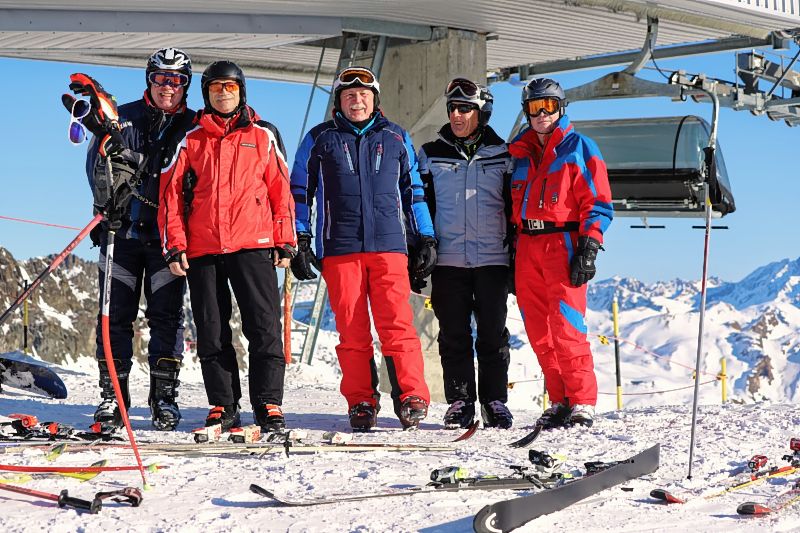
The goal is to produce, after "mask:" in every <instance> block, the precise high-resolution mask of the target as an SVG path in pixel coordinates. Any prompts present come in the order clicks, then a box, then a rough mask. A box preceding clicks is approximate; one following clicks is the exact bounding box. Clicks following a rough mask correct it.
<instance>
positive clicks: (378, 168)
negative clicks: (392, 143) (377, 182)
mask: <svg viewBox="0 0 800 533" xmlns="http://www.w3.org/2000/svg"><path fill="white" fill-rule="evenodd" d="M377 152H378V155H377V156H375V174H377V173H378V172H380V171H381V159H383V143H378V148H377Z"/></svg>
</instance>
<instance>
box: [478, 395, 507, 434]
mask: <svg viewBox="0 0 800 533" xmlns="http://www.w3.org/2000/svg"><path fill="white" fill-rule="evenodd" d="M481 415H483V427H486V428H500V429H511V426H512V425H513V424H514V417H513V416H512V415H511V411H509V410H508V407H506V404H504V403H503V402H501V401H500V400H494V401H491V402H489V403H485V404H482V405H481Z"/></svg>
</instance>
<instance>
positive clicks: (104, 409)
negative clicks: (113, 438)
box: [94, 361, 131, 429]
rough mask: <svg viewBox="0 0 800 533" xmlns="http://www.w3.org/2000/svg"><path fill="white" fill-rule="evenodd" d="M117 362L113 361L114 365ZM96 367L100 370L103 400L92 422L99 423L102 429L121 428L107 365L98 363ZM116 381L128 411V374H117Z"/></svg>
mask: <svg viewBox="0 0 800 533" xmlns="http://www.w3.org/2000/svg"><path fill="white" fill-rule="evenodd" d="M116 364H119V361H115V365H116ZM97 366H98V367H99V369H100V389H101V392H100V397H101V398H102V399H103V400H102V401H101V402H100V405H98V406H97V410H95V412H94V421H95V422H100V424H101V425H102V426H103V428H104V429H111V428H115V427H117V428H121V427H122V426H123V425H124V424H123V423H122V414H121V413H120V412H119V404H118V403H117V397H116V395H115V394H114V384H113V383H112V382H111V375H110V374H109V373H108V365H106V362H105V361H98V362H97ZM117 380H118V381H119V387H120V390H121V391H122V399H123V401H124V402H125V408H126V409H129V408H130V406H131V395H130V393H129V392H128V372H119V371H118V372H117Z"/></svg>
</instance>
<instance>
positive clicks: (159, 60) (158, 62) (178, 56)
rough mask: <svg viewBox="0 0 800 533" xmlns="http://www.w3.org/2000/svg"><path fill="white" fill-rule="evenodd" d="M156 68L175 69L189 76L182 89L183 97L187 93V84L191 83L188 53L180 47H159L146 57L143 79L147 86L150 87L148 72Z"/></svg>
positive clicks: (190, 63)
mask: <svg viewBox="0 0 800 533" xmlns="http://www.w3.org/2000/svg"><path fill="white" fill-rule="evenodd" d="M157 70H175V71H178V72H180V73H181V74H185V75H186V76H187V77H188V78H189V83H187V84H186V86H185V87H184V91H183V99H184V100H186V96H187V95H188V94H189V86H190V85H191V84H192V59H191V58H190V57H189V54H187V53H186V52H184V51H183V50H181V49H180V48H160V49H158V50H156V51H155V52H153V55H151V56H150V57H149V58H148V59H147V69H145V73H144V80H145V83H147V88H148V89H149V88H150V85H151V83H150V73H151V72H155V71H157Z"/></svg>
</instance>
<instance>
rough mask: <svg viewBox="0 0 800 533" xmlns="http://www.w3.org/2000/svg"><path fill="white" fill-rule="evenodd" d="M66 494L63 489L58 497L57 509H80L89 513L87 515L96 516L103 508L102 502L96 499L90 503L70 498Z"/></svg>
mask: <svg viewBox="0 0 800 533" xmlns="http://www.w3.org/2000/svg"><path fill="white" fill-rule="evenodd" d="M68 492H69V491H67V490H66V489H64V490H62V491H61V493H60V494H59V495H58V506H59V507H72V508H74V509H81V510H83V511H89V514H97V513H98V512H99V511H100V509H101V508H102V507H103V502H101V501H100V500H99V499H97V498H95V499H94V500H92V501H87V500H82V499H80V498H75V497H73V496H70V495H69V493H68Z"/></svg>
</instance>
